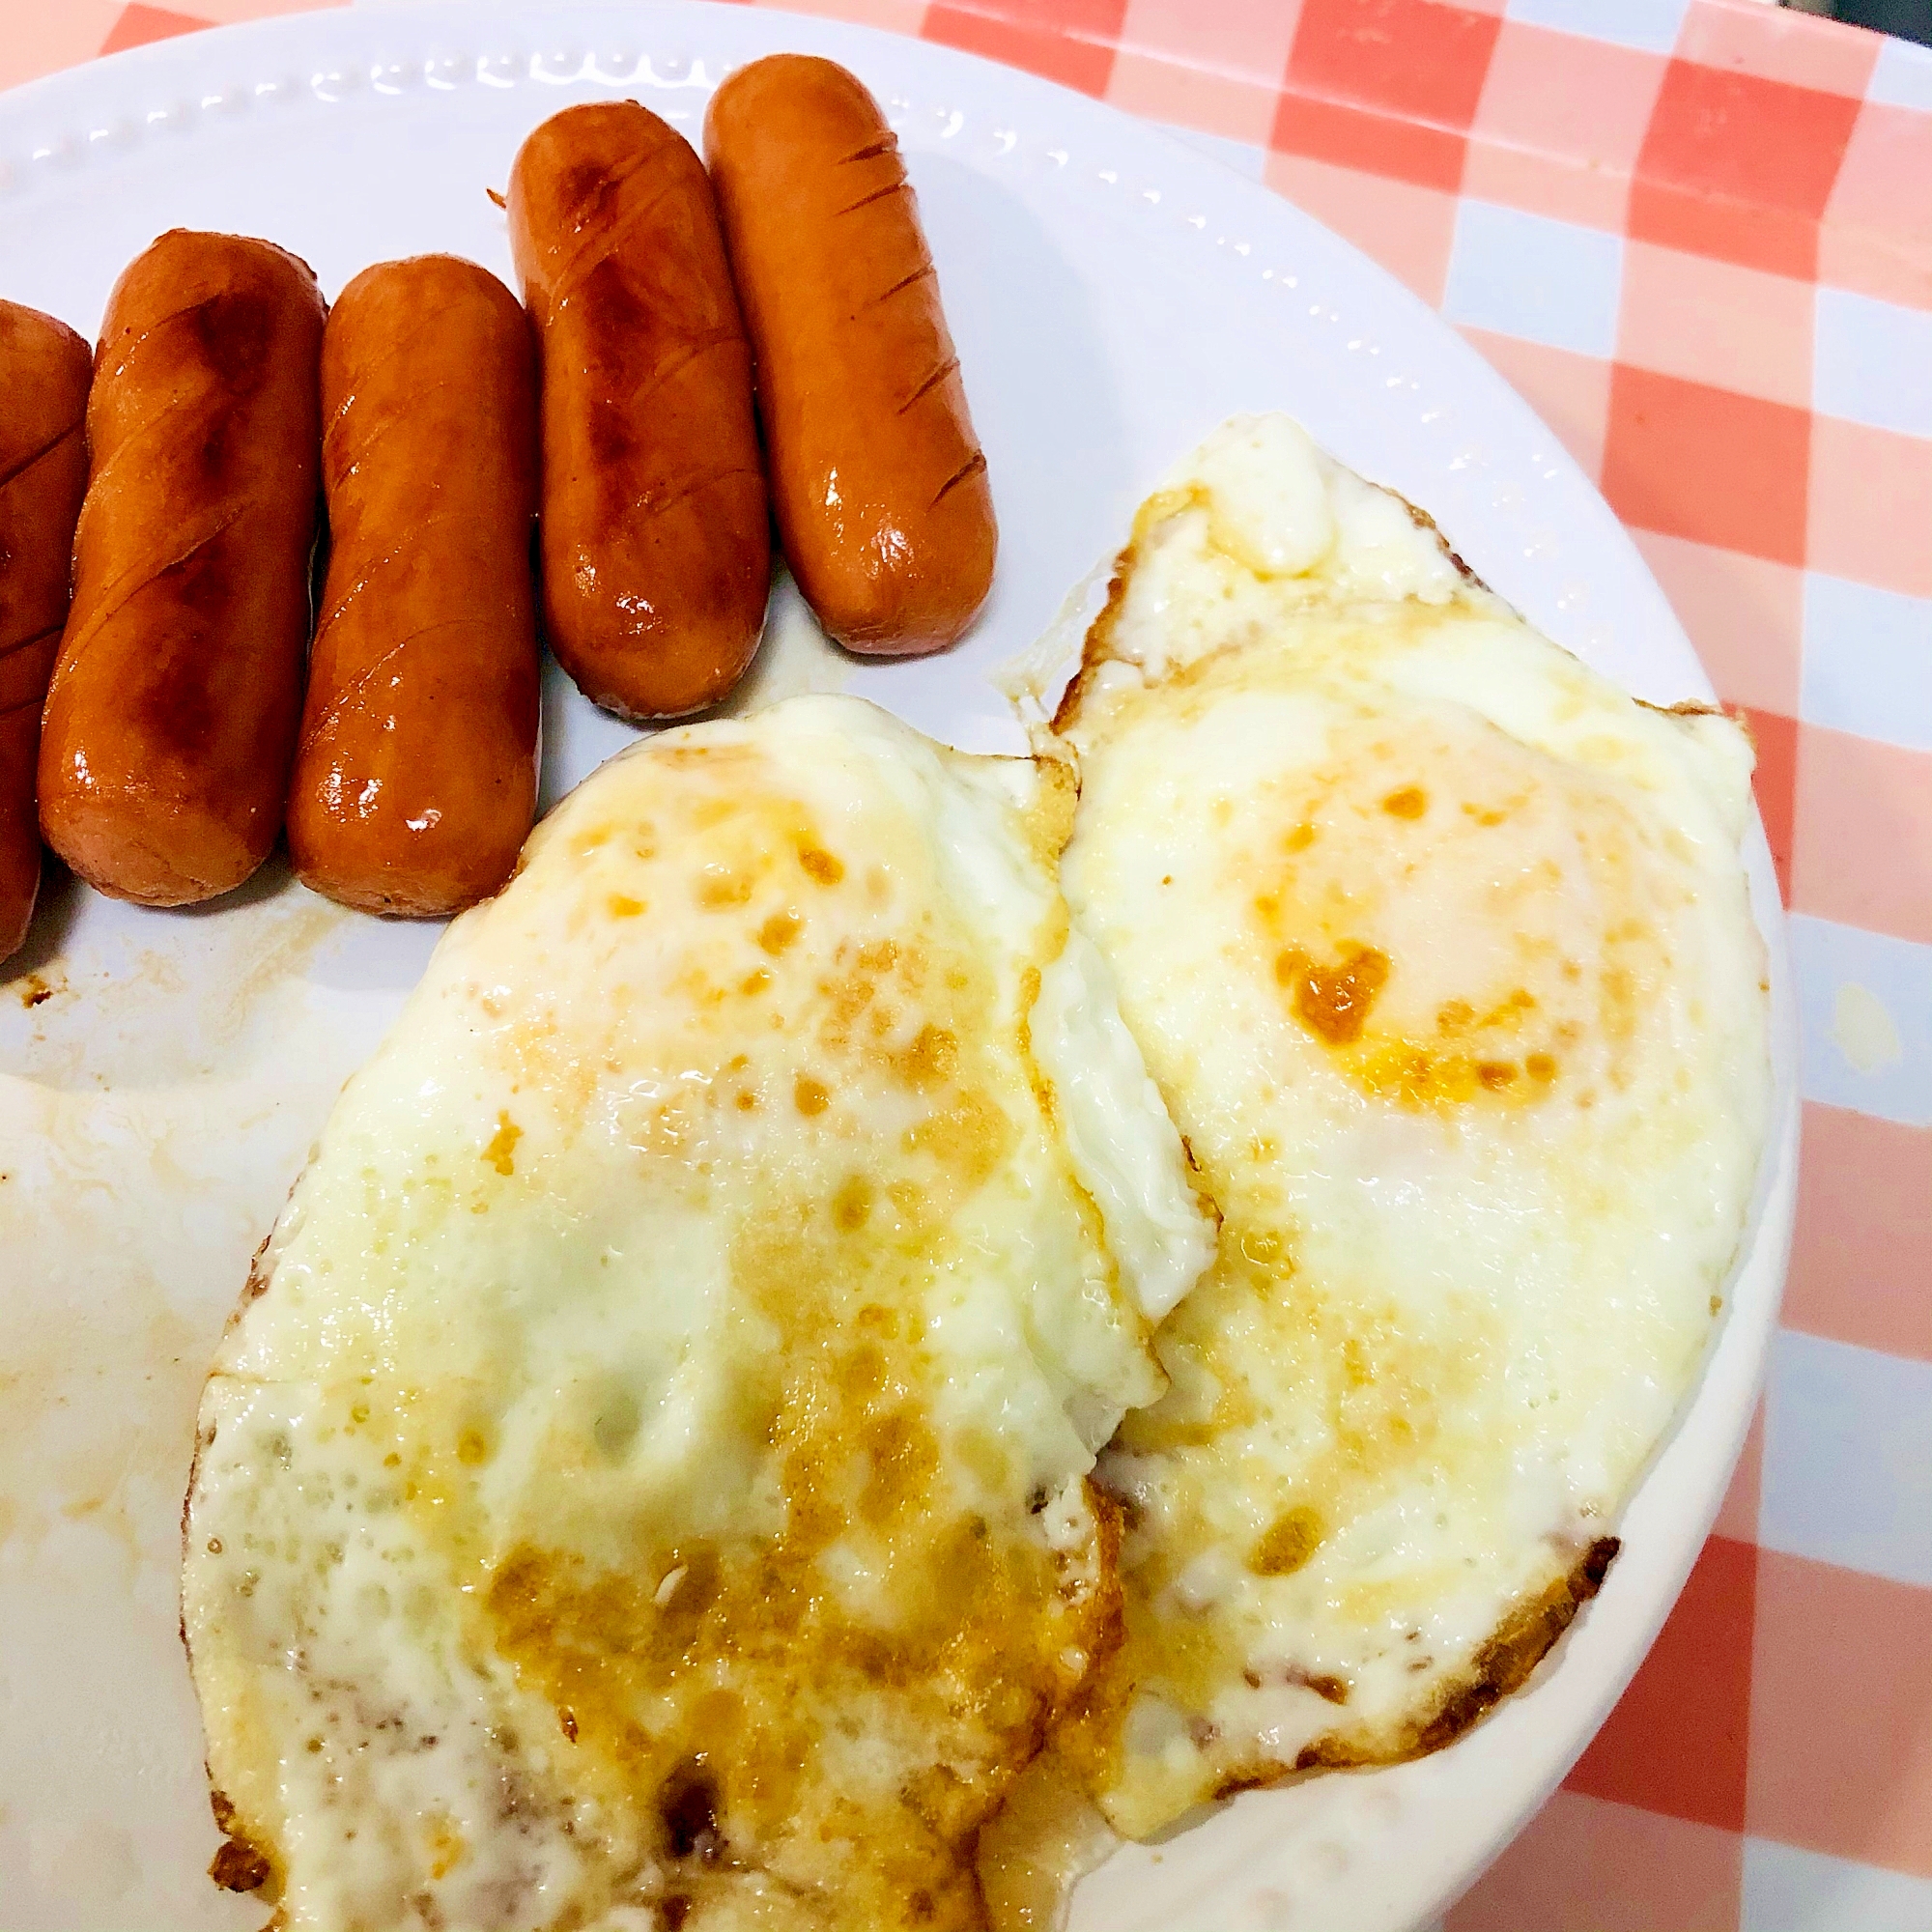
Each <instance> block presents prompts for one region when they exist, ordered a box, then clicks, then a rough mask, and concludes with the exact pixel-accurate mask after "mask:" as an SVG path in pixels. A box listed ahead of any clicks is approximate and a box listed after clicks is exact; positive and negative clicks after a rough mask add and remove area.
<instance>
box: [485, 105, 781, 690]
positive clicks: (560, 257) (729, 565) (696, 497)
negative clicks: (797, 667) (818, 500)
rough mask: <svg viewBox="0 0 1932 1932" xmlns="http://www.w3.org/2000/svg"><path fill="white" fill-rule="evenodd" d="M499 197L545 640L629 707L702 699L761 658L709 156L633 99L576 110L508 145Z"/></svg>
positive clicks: (726, 286)
mask: <svg viewBox="0 0 1932 1932" xmlns="http://www.w3.org/2000/svg"><path fill="white" fill-rule="evenodd" d="M508 209H509V221H510V245H511V250H512V252H513V254H514V256H515V259H516V265H517V272H518V274H519V276H520V277H521V278H522V280H523V284H524V297H525V300H526V302H527V303H528V305H529V310H530V315H531V317H532V319H533V320H534V321H535V323H536V326H537V334H538V348H539V358H540V363H541V368H542V382H543V481H542V517H541V540H540V552H541V556H542V563H543V571H542V576H543V586H542V599H543V614H544V625H545V629H546V632H547V634H548V636H549V639H550V644H551V648H552V649H553V650H554V652H555V653H556V657H557V661H558V663H560V664H561V665H562V666H563V668H564V669H565V670H567V671H568V672H569V673H570V675H571V676H572V677H573V678H574V679H576V681H577V683H578V685H579V687H580V688H581V689H582V691H583V692H584V694H585V695H586V696H589V697H591V698H593V699H594V700H595V701H596V702H597V703H599V704H601V705H604V706H605V707H606V708H607V709H609V710H611V711H614V712H616V713H618V715H619V716H621V717H627V718H672V717H678V716H680V715H682V714H684V713H686V712H690V711H696V710H699V709H702V708H703V707H704V706H705V705H708V704H715V703H716V702H717V701H718V700H719V699H720V698H721V697H723V696H725V694H726V693H727V692H728V691H729V690H730V689H731V687H732V686H733V685H734V684H736V683H737V681H738V679H739V677H740V676H742V675H743V673H744V670H745V668H746V666H748V665H749V664H750V663H751V661H752V656H753V652H754V651H755V650H756V649H757V644H758V637H759V633H760V631H761V630H762V628H763V625H764V613H765V603H766V598H767V595H768V593H769V591H770V587H771V530H770V516H769V512H768V510H767V508H766V503H765V482H764V474H763V470H762V469H761V467H760V464H759V460H758V440H757V423H756V418H755V416H754V414H753V407H752V373H751V350H750V347H749V345H748V343H747V341H746V339H745V328H744V323H743V321H742V320H741V318H740V316H739V312H738V300H737V297H736V295H735V294H734V292H733V290H732V285H731V272H730V268H729V265H728V264H727V262H726V260H725V244H724V241H723V239H722V238H721V236H720V234H719V230H718V215H717V210H716V207H715V205H714V203H713V200H712V194H711V185H710V183H709V181H708V180H707V179H706V177H705V173H704V166H703V163H702V162H701V161H699V160H698V158H697V156H696V153H695V152H694V151H693V149H692V147H691V146H690V144H689V143H688V142H687V141H686V140H685V139H684V137H683V136H682V135H681V134H679V133H678V132H677V130H676V129H675V128H671V127H669V126H668V124H667V123H665V122H663V121H661V120H659V118H658V117H657V116H656V115H655V114H653V113H651V112H650V111H649V110H648V109H647V108H645V107H642V106H640V105H639V103H638V102H637V101H635V100H613V101H598V102H593V103H589V104H586V105H583V106H581V107H570V108H566V109H565V110H564V111H563V112H562V113H561V114H556V115H553V116H552V117H551V119H550V120H548V121H546V122H545V123H544V124H543V125H542V126H541V127H540V128H537V129H536V130H535V131H534V132H533V133H532V134H531V135H530V136H529V138H528V139H527V140H526V141H525V143H524V145H523V147H522V148H521V149H520V150H519V151H518V154H517V158H516V162H515V165H514V166H513V167H512V168H511V170H510V186H509V196H508Z"/></svg>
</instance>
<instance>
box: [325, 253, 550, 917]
mask: <svg viewBox="0 0 1932 1932" xmlns="http://www.w3.org/2000/svg"><path fill="white" fill-rule="evenodd" d="M322 415H323V425H324V427H323V438H322V477H323V488H324V491H325V493H326V496H327V503H328V533H329V555H328V575H327V582H326V585H325V587H324V590H323V597H322V620H321V622H320V624H319V625H318V626H317V629H316V637H315V649H314V652H313V655H312V657H311V659H310V664H309V680H308V697H307V700H306V702H305V704H304V707H303V711H302V725H301V738H300V743H299V746H298V750H297V753H296V768H295V780H294V782H293V784H292V785H291V786H290V789H289V814H288V831H289V854H290V857H291V858H292V859H293V860H294V862H295V868H296V872H297V875H298V877H299V878H300V879H301V880H302V882H303V883H304V884H305V885H308V886H312V887H313V888H314V889H315V890H316V891H317V892H319V893H326V894H327V895H328V896H329V897H330V898H332V899H339V900H340V901H341V902H342V903H343V904H345V905H353V906H358V907H360V908H361V909H362V910H364V911H366V912H389V913H412V914H417V915H421V916H425V917H431V918H435V917H440V916H441V915H443V914H446V913H452V912H456V911H458V910H459V909H460V908H462V907H464V906H466V905H470V904H473V903H474V902H475V901H476V900H477V899H480V898H483V897H486V896H487V895H489V894H491V893H494V892H495V891H496V890H497V887H499V886H500V885H501V884H502V883H503V881H504V880H505V879H506V878H508V877H509V875H510V868H511V867H513V866H514V865H515V864H516V859H517V853H518V850H519V849H520V848H521V846H522V845H523V842H524V839H525V838H526V835H527V834H528V832H529V829H530V821H531V819H532V817H533V816H534V815H535V811H536V799H537V714H538V697H537V676H538V667H537V640H536V610H535V593H534V590H533V587H532V584H531V582H530V531H531V526H532V524H533V523H534V520H535V517H536V494H537V397H536V355H535V349H534V345H533V344H532V341H531V337H530V326H529V322H528V319H527V318H526V316H525V314H524V311H523V309H522V308H521V307H520V306H519V304H518V302H517V298H515V297H514V296H513V295H511V293H510V292H509V290H508V289H506V288H505V287H504V286H503V284H502V283H501V282H499V281H498V280H497V278H496V276H495V275H493V274H490V273H489V272H488V271H487V270H483V269H479V268H478V267H477V266H476V265H475V264H474V263H473V262H463V261H458V260H457V259H456V258H455V257H454V256H451V255H419V256H417V257H415V258H414V259H413V260H412V261H407V262H385V263H383V264H381V265H380V266H378V267H376V268H373V269H365V270H363V271H362V273H361V274H359V275H357V276H356V277H355V280H354V281H353V282H351V283H350V284H349V286H348V287H347V288H346V289H344V290H343V292H342V294H341V296H340V297H339V298H337V300H336V303H335V306H334V307H333V309H331V310H330V312H329V317H328V326H327V328H326V329H325V330H324V332H323V338H322Z"/></svg>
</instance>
